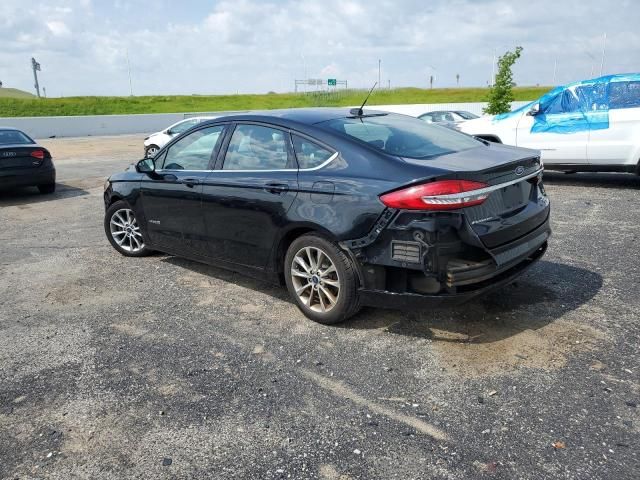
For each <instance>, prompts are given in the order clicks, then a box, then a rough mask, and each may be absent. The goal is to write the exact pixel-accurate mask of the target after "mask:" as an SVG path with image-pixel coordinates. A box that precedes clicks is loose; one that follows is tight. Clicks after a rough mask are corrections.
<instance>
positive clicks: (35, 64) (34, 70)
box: [31, 57, 40, 98]
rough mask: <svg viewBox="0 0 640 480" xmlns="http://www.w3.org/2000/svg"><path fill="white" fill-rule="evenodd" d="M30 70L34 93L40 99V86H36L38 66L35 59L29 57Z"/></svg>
mask: <svg viewBox="0 0 640 480" xmlns="http://www.w3.org/2000/svg"><path fill="white" fill-rule="evenodd" d="M31 68H32V69H33V79H34V80H35V85H34V86H35V87H36V93H37V94H38V98H40V85H39V84H38V72H39V71H40V64H39V63H38V62H36V59H35V58H33V57H31Z"/></svg>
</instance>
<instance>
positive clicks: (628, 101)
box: [609, 82, 640, 108]
mask: <svg viewBox="0 0 640 480" xmlns="http://www.w3.org/2000/svg"><path fill="white" fill-rule="evenodd" d="M638 107H640V82H611V84H610V85H609V108H638Z"/></svg>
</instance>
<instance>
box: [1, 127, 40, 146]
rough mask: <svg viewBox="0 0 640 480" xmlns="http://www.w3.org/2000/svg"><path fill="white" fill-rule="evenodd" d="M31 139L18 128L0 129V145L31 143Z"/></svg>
mask: <svg viewBox="0 0 640 480" xmlns="http://www.w3.org/2000/svg"><path fill="white" fill-rule="evenodd" d="M31 144H33V140H31V139H30V138H29V137H27V136H26V135H25V134H24V133H22V132H20V131H18V130H0V145H31Z"/></svg>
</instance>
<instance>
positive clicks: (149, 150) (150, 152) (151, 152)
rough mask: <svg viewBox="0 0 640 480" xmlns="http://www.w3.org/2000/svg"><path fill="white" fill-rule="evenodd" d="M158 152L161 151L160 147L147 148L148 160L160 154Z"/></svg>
mask: <svg viewBox="0 0 640 480" xmlns="http://www.w3.org/2000/svg"><path fill="white" fill-rule="evenodd" d="M158 150H160V149H159V148H158V147H156V146H153V147H149V148H147V158H153V157H155V156H156V153H158Z"/></svg>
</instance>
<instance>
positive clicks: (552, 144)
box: [458, 73, 640, 174]
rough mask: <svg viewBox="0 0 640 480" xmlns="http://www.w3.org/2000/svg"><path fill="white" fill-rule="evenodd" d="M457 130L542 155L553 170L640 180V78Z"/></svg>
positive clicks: (543, 101) (588, 85)
mask: <svg viewBox="0 0 640 480" xmlns="http://www.w3.org/2000/svg"><path fill="white" fill-rule="evenodd" d="M458 128H459V130H460V131H462V132H464V133H468V134H470V135H475V136H477V137H480V138H484V139H486V140H490V141H494V142H501V143H506V144H509V145H517V146H518V147H526V148H534V149H537V150H540V151H541V153H542V160H543V161H544V164H545V167H546V168H548V169H550V170H564V171H599V172H634V173H638V174H640V163H639V162H640V74H638V73H633V74H623V75H609V76H606V77H600V78H595V79H593V80H584V81H581V82H576V83H572V84H569V85H565V86H563V87H557V88H554V89H553V90H552V91H551V92H549V93H547V94H546V95H544V96H542V97H541V98H540V99H538V100H536V101H534V102H531V103H530V104H528V105H525V106H524V107H521V108H519V109H517V110H514V111H513V112H509V113H505V114H502V115H495V116H486V117H482V118H478V119H475V120H469V121H466V122H462V123H460V124H458Z"/></svg>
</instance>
